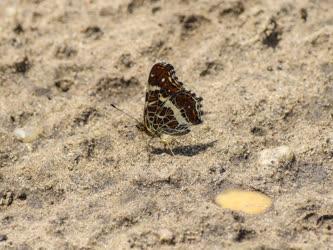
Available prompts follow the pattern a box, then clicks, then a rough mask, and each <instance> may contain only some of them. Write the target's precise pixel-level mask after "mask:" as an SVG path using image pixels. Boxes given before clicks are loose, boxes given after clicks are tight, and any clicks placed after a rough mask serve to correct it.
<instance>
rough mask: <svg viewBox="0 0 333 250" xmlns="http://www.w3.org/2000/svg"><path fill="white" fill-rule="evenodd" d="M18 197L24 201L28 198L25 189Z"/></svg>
mask: <svg viewBox="0 0 333 250" xmlns="http://www.w3.org/2000/svg"><path fill="white" fill-rule="evenodd" d="M17 198H18V199H19V200H21V201H24V200H26V199H27V194H26V193H25V192H24V191H22V192H20V193H19V194H18V195H17Z"/></svg>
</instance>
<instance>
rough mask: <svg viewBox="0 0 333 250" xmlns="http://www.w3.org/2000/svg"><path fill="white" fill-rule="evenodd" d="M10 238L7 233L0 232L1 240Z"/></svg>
mask: <svg viewBox="0 0 333 250" xmlns="http://www.w3.org/2000/svg"><path fill="white" fill-rule="evenodd" d="M7 239H8V237H7V235H5V234H0V242H1V241H6V240H7Z"/></svg>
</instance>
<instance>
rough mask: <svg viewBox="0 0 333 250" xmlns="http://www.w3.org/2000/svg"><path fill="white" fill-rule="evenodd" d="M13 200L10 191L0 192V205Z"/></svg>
mask: <svg viewBox="0 0 333 250" xmlns="http://www.w3.org/2000/svg"><path fill="white" fill-rule="evenodd" d="M13 200H14V195H13V193H12V192H6V193H0V206H10V205H11V204H12V203H13Z"/></svg>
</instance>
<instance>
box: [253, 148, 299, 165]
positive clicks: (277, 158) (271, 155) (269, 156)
mask: <svg viewBox="0 0 333 250" xmlns="http://www.w3.org/2000/svg"><path fill="white" fill-rule="evenodd" d="M294 157H295V155H294V153H293V152H292V150H291V149H290V148H289V147H288V146H279V147H276V148H271V149H264V150H263V151H261V152H260V155H259V164H260V165H262V166H264V167H279V166H281V165H282V164H283V165H284V164H287V163H290V162H292V161H293V160H294Z"/></svg>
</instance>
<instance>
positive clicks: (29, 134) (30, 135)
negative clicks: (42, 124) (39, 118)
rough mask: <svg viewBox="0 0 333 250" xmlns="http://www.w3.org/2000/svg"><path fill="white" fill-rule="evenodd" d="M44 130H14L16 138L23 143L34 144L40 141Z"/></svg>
mask: <svg viewBox="0 0 333 250" xmlns="http://www.w3.org/2000/svg"><path fill="white" fill-rule="evenodd" d="M41 133H42V130H41V129H40V128H37V127H26V128H17V129H15V130H14V135H15V136H16V138H17V139H18V140H20V141H22V142H33V141H35V140H37V139H38V137H39V136H40V134H41Z"/></svg>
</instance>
